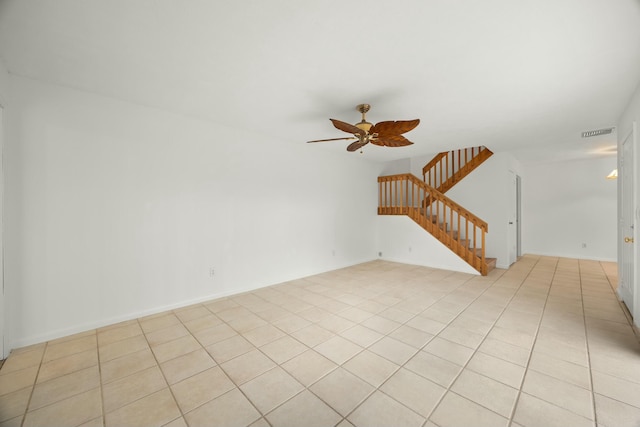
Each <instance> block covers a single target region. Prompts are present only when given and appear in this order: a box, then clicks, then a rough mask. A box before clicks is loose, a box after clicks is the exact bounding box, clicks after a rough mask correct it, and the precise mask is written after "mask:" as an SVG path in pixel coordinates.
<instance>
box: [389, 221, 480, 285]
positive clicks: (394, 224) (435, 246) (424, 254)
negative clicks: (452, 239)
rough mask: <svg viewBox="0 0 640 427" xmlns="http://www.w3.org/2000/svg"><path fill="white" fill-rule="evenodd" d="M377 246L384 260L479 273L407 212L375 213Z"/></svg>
mask: <svg viewBox="0 0 640 427" xmlns="http://www.w3.org/2000/svg"><path fill="white" fill-rule="evenodd" d="M378 248H379V252H381V253H382V256H381V258H382V259H384V260H387V261H394V262H401V263H405V264H415V265H424V266H427V267H432V268H441V269H444V270H453V271H461V272H463V273H470V274H479V273H478V272H477V271H476V270H475V269H473V268H472V267H471V266H470V265H469V264H467V263H466V262H465V261H463V260H462V259H461V258H460V257H459V256H457V255H456V254H455V253H453V252H452V251H451V250H450V249H449V248H447V247H446V246H445V245H443V244H442V243H440V241H439V240H438V239H436V238H435V237H433V236H432V235H431V234H430V233H429V232H427V231H426V230H424V229H423V228H422V227H421V226H419V225H418V224H416V223H415V222H414V221H413V220H412V219H411V218H409V217H408V216H406V215H380V216H379V217H378Z"/></svg>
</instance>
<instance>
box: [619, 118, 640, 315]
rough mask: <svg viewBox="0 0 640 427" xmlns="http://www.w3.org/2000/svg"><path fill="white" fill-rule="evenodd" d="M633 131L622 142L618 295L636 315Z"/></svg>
mask: <svg viewBox="0 0 640 427" xmlns="http://www.w3.org/2000/svg"><path fill="white" fill-rule="evenodd" d="M634 133H635V125H634V130H633V131H631V132H630V133H629V135H627V137H626V138H625V140H624V141H623V142H622V157H621V159H620V162H619V168H620V170H619V171H618V176H619V179H620V198H621V204H620V219H619V228H618V229H619V233H618V247H619V250H620V256H619V259H620V265H619V266H618V269H619V281H618V282H619V283H618V295H619V296H620V299H621V300H622V301H624V303H625V304H626V305H627V308H628V309H629V312H630V313H632V314H633V311H634V308H635V307H634V306H635V304H634V298H633V297H634V293H635V292H634V287H635V285H634V276H635V248H636V245H635V193H634V185H635V171H634V158H633V151H634V142H633V141H634Z"/></svg>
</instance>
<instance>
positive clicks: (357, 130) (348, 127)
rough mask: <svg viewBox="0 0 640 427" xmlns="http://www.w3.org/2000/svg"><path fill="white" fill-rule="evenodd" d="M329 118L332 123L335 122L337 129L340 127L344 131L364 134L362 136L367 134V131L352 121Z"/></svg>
mask: <svg viewBox="0 0 640 427" xmlns="http://www.w3.org/2000/svg"><path fill="white" fill-rule="evenodd" d="M329 120H331V123H333V125H334V126H335V127H336V129H340V130H341V131H343V132H348V133H352V134H354V135H362V136H365V135H366V134H367V132H365V131H363V130H362V129H360V128H359V127H356V126H354V125H352V124H350V123H345V122H341V121H340V120H336V119H329Z"/></svg>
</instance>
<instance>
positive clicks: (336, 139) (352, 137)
mask: <svg viewBox="0 0 640 427" xmlns="http://www.w3.org/2000/svg"><path fill="white" fill-rule="evenodd" d="M347 139H358V138H356V137H355V136H351V137H348V136H347V137H345V138H329V139H314V140H313V141H307V144H309V143H310V142H327V141H344V140H347Z"/></svg>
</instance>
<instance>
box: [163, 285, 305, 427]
mask: <svg viewBox="0 0 640 427" xmlns="http://www.w3.org/2000/svg"><path fill="white" fill-rule="evenodd" d="M229 298H230V297H229ZM259 298H261V299H263V300H264V298H262V297H259ZM265 301H266V300H265ZM234 302H235V301H234ZM202 306H203V307H204V308H205V309H206V310H207V311H209V312H210V313H211V314H212V315H214V316H215V317H216V318H217V319H219V320H220V321H221V322H222V324H224V325H227V326H228V327H230V328H231V329H233V330H234V331H235V332H236V333H237V334H238V335H239V336H242V335H243V334H242V333H240V332H239V331H237V330H236V329H235V328H234V327H233V326H231V325H229V324H228V322H227V321H226V320H224V319H222V318H221V317H220V316H218V315H217V314H216V313H215V312H213V311H212V310H211V309H210V308H209V307H207V306H206V305H205V304H202ZM239 306H240V307H244V308H246V307H245V306H243V305H242V304H239ZM247 310H249V309H247ZM221 311H225V310H221ZM171 313H172V314H173V315H174V316H176V318H177V319H178V320H179V321H180V324H181V325H182V326H184V328H185V329H186V330H187V331H188V332H189V334H190V335H191V336H192V337H193V339H195V340H196V341H197V342H198V344H200V347H201V348H202V349H203V350H204V351H206V352H207V354H208V355H209V357H210V358H211V360H213V361H214V362H215V364H216V366H217V367H218V368H219V369H220V371H221V372H222V373H223V374H224V376H225V377H226V378H227V379H228V380H229V381H230V382H231V384H233V385H234V386H235V388H236V389H238V391H239V392H240V393H242V396H244V398H245V399H247V401H248V402H249V403H250V404H251V406H253V408H254V409H255V410H256V411H257V412H258V414H259V415H260V417H259V418H258V419H257V420H254V421H252V423H255V422H256V421H259V420H260V419H264V420H265V422H266V423H267V424H269V425H271V423H270V422H269V421H268V420H267V418H266V417H265V414H263V413H262V411H261V410H260V409H259V408H258V407H257V406H256V405H255V404H254V403H253V401H252V400H251V399H249V396H247V395H246V394H245V392H244V391H243V390H242V389H241V388H240V386H239V385H238V384H236V382H235V381H234V380H233V378H231V377H230V376H229V374H227V372H226V371H225V370H224V368H223V367H222V364H221V363H218V361H217V360H216V359H215V357H213V355H211V353H209V352H208V351H207V348H206V347H205V346H204V345H202V343H201V342H200V340H199V339H198V338H197V337H196V336H195V335H193V333H192V332H191V330H189V328H188V327H187V326H186V325H185V324H184V322H183V321H182V319H180V317H179V316H177V315H176V314H175V312H174V311H172V312H171ZM252 313H253V311H252ZM253 314H255V313H253ZM203 317H204V316H203ZM269 324H271V322H269ZM242 338H243V339H245V340H246V338H244V337H242ZM227 339H228V338H227ZM222 341H224V340H222ZM222 341H218V342H222ZM247 341H248V340H247ZM249 342H250V341H249ZM250 343H251V342H250ZM213 344H216V343H213ZM213 344H211V345H213ZM251 345H252V346H254V347H255V348H256V350H258V351H260V353H261V354H263V355H264V356H265V357H267V358H268V359H269V360H271V361H272V362H274V363H276V365H277V366H280V365H279V364H278V363H277V362H275V360H272V359H271V358H270V357H269V356H267V355H266V354H264V353H263V352H262V351H261V350H260V348H259V347H257V346H255V345H254V344H253V343H251ZM194 351H197V350H194ZM152 352H153V350H152ZM247 353H248V352H247ZM247 353H242V354H241V355H238V356H236V357H240V356H242V355H244V354H247ZM178 357H180V356H178ZM236 357H233V358H231V359H229V360H227V361H226V362H228V361H230V360H233V359H235V358H236ZM172 360H173V359H172ZM223 363H225V362H223ZM158 366H160V365H159V364H158ZM209 369H211V368H209ZM272 369H274V368H271V369H268V370H267V371H265V372H263V373H262V374H264V373H266V372H269V371H270V370H272ZM160 371H161V372H162V375H163V376H164V372H163V371H162V368H160ZM202 372H204V371H202ZM200 373H201V372H198V373H196V374H193V375H191V376H189V377H187V378H184V379H182V380H180V381H178V383H180V382H182V381H185V380H187V379H189V378H193V377H194V376H196V375H198V374H200ZM262 374H260V375H262ZM256 378H257V377H256ZM165 381H166V378H165ZM178 383H176V384H178ZM167 384H168V381H167ZM169 389H170V390H171V394H172V395H173V390H172V389H171V386H170V385H169ZM230 391H232V390H228V391H226V392H224V393H222V394H221V395H220V396H217V397H215V398H214V399H211V400H209V401H207V402H205V403H203V404H202V405H199V406H197V407H195V408H193V409H192V410H191V411H189V412H193V411H195V410H196V409H198V408H201V407H202V406H204V405H206V404H207V403H209V402H211V401H213V400H215V399H218V398H219V397H222V396H224V395H225V394H227V393H229V392H230ZM297 395H298V394H296V395H295V396H297ZM174 399H175V396H174ZM287 401H288V399H287ZM176 405H177V406H178V409H179V410H180V413H181V414H182V418H183V419H184V421H185V423H187V425H188V422H187V419H186V418H185V416H184V413H183V412H182V408H180V405H178V403H177V401H176ZM274 409H275V408H274Z"/></svg>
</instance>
